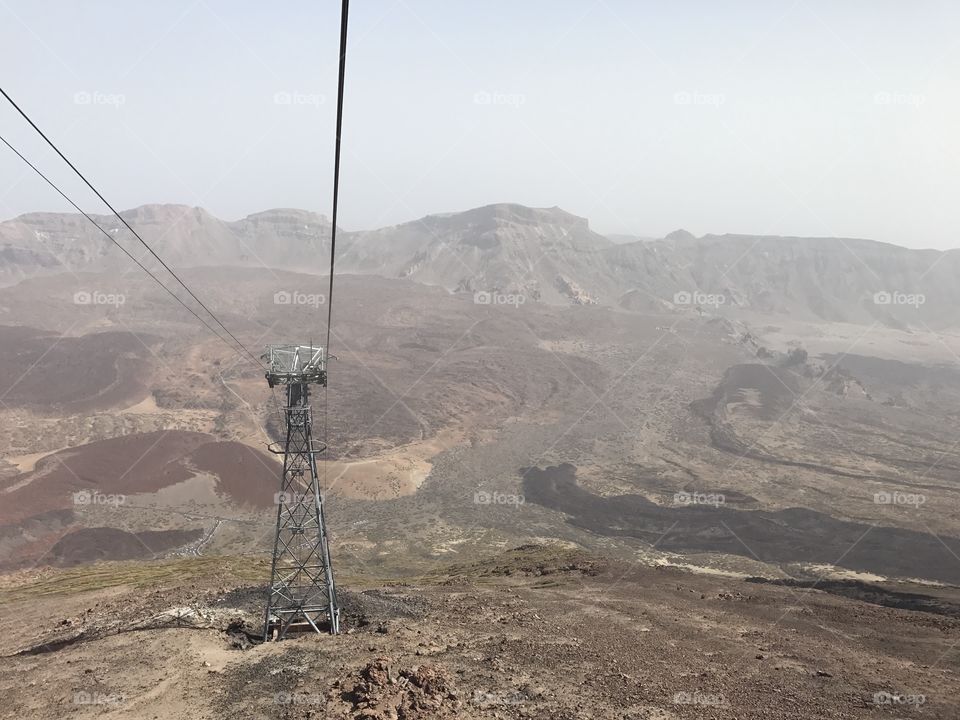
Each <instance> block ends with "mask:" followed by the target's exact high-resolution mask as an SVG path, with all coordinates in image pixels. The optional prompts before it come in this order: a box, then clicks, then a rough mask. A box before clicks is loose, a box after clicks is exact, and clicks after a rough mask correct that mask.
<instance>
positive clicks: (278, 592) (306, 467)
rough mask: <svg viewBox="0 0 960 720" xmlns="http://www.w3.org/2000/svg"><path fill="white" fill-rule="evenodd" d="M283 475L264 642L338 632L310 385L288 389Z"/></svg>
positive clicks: (338, 614)
mask: <svg viewBox="0 0 960 720" xmlns="http://www.w3.org/2000/svg"><path fill="white" fill-rule="evenodd" d="M285 417H286V424H287V433H286V443H285V446H284V459H283V476H282V477H281V480H280V492H278V493H277V494H276V496H275V500H276V502H277V531H276V536H275V538H274V544H273V559H272V562H271V569H270V591H269V596H268V598H267V607H266V610H265V613H264V623H263V639H264V640H269V639H270V637H271V635H274V634H275V636H276V638H277V639H278V640H279V639H282V638H283V637H284V636H285V635H286V633H287V631H288V630H289V629H290V628H291V627H294V626H303V625H306V626H309V627H310V628H312V629H313V630H315V631H316V632H320V631H321V630H320V628H321V626H323V625H326V627H327V629H328V630H329V632H331V633H333V634H336V633H338V632H339V631H340V609H339V607H338V605H337V592H336V586H335V585H334V581H333V567H332V566H331V563H330V547H329V543H328V538H327V527H326V519H325V517H324V512H323V497H322V496H321V494H320V482H319V473H318V472H317V460H316V455H317V453H318V452H319V451H318V450H317V449H316V448H315V447H314V443H313V437H312V412H311V408H310V390H309V385H307V384H306V383H303V384H296V383H295V384H290V385H287V407H286V409H285Z"/></svg>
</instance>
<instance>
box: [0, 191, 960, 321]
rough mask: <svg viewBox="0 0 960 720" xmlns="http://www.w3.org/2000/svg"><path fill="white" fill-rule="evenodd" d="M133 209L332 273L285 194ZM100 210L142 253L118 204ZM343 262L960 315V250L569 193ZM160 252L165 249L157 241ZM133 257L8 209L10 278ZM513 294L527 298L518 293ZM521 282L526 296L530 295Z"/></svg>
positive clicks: (873, 316)
mask: <svg viewBox="0 0 960 720" xmlns="http://www.w3.org/2000/svg"><path fill="white" fill-rule="evenodd" d="M121 214H122V216H123V217H124V219H125V220H127V221H128V222H129V223H130V224H131V225H132V226H134V227H135V228H136V229H137V231H138V232H139V233H140V234H141V235H142V236H143V237H144V238H145V239H146V240H147V242H149V243H150V244H151V245H152V246H153V247H154V248H155V250H156V251H157V252H158V253H159V254H160V255H161V256H162V257H164V259H165V260H166V261H167V262H168V264H170V265H171V266H172V267H207V266H211V267H212V266H242V267H265V268H276V269H287V270H298V271H301V272H307V273H314V274H325V273H326V272H327V271H328V263H329V250H330V248H329V236H330V221H329V219H328V218H327V217H326V216H325V215H323V214H320V213H316V212H312V211H308V210H300V209H296V208H272V209H268V210H264V211H261V212H258V213H253V214H251V215H248V216H246V217H244V218H241V219H239V220H231V221H227V220H222V219H220V218H217V217H215V216H213V215H212V214H210V213H209V212H208V211H206V210H205V209H203V208H201V207H190V206H185V205H171V204H149V205H142V206H139V207H137V208H131V209H129V210H125V211H123V212H122V213H121ZM93 217H94V219H95V220H96V221H97V222H98V223H100V224H101V226H102V227H103V228H104V229H105V230H106V231H107V232H108V233H110V234H111V235H113V236H114V237H115V238H116V239H117V241H118V242H120V243H123V244H124V247H126V248H127V249H128V250H130V251H131V252H134V253H135V254H136V255H137V256H138V257H139V256H142V255H144V254H145V251H144V249H143V248H142V247H141V246H140V245H139V243H137V242H135V241H134V240H133V239H132V238H129V237H127V236H128V233H127V231H126V230H125V229H124V228H123V227H122V225H121V224H120V223H119V222H118V221H117V219H116V218H112V217H108V216H103V215H98V216H93ZM338 240H339V242H338V247H337V270H338V271H340V272H346V273H355V274H361V275H363V274H373V275H381V276H384V277H394V278H406V279H410V280H413V281H416V282H420V283H423V284H426V285H436V286H440V287H443V288H446V289H447V290H448V291H450V292H464V293H475V294H478V297H480V296H482V297H484V298H492V299H496V298H506V300H505V301H506V302H511V301H512V302H526V301H532V302H543V303H548V304H578V305H602V306H607V307H612V308H617V309H623V310H629V311H641V312H643V311H647V312H663V311H677V312H685V311H686V312H690V311H696V312H704V311H708V312H712V313H718V314H723V313H725V312H734V311H736V310H748V311H757V312H762V313H774V314H789V315H793V316H797V317H800V318H806V319H817V320H828V321H837V322H852V323H874V322H879V323H881V324H884V325H888V326H893V327H903V328H908V327H911V326H920V325H931V326H934V327H946V326H952V325H953V324H955V323H956V322H957V321H956V319H954V318H952V317H951V314H952V313H951V310H952V308H953V307H956V305H957V304H958V303H960V288H958V283H956V282H955V278H957V277H958V276H960V252H958V251H955V250H933V249H911V248H905V247H902V246H898V245H894V244H891V243H884V242H878V241H874V240H868V239H862V238H829V237H801V236H772V235H744V234H736V233H725V234H712V233H709V234H706V235H703V236H701V237H696V236H694V235H693V234H692V233H690V232H688V231H686V230H682V229H679V230H676V231H674V232H672V233H669V234H668V235H667V236H665V237H664V238H661V239H657V240H645V239H641V240H636V241H634V242H615V241H614V240H611V239H610V238H607V237H605V236H604V235H601V234H599V233H597V232H595V231H593V230H592V229H591V228H590V223H589V220H588V219H587V218H583V217H579V216H577V215H574V214H572V213H569V212H567V211H565V210H563V209H562V208H559V207H556V206H554V207H549V208H533V207H528V206H525V205H520V204H517V203H494V204H490V205H484V206H481V207H477V208H471V209H469V210H464V211H459V212H446V213H435V214H430V215H426V216H424V217H422V218H418V219H415V220H410V221H407V222H404V223H400V224H397V225H391V226H387V227H381V228H376V229H373V230H355V231H349V230H344V229H340V230H339V233H338ZM147 260H152V258H149V256H148V257H147ZM130 267H131V264H130V262H129V260H128V259H127V258H125V257H124V256H123V255H122V253H119V252H117V251H116V249H115V248H112V247H111V245H110V243H108V242H107V241H106V239H105V238H104V237H103V235H102V234H101V233H100V232H99V231H98V230H97V229H96V228H93V227H92V226H90V225H89V223H87V222H86V221H85V220H84V218H82V216H80V215H77V214H72V213H27V214H24V215H21V216H18V217H17V218H14V219H12V220H8V221H4V222H2V223H0V285H12V284H15V283H17V282H19V281H20V280H23V279H25V278H29V277H34V276H37V275H45V274H52V273H56V272H74V273H76V272H84V271H94V272H96V271H113V270H116V271H118V272H124V271H127V270H129V269H130ZM511 298H512V300H511ZM518 298H522V300H517V299H518Z"/></svg>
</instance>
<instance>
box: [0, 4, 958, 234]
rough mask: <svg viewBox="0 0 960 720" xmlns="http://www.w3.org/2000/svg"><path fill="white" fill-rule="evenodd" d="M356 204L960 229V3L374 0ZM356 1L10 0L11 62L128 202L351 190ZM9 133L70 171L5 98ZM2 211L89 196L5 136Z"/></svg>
mask: <svg viewBox="0 0 960 720" xmlns="http://www.w3.org/2000/svg"><path fill="white" fill-rule="evenodd" d="M351 9H352V16H351V36H350V48H349V56H348V65H347V72H348V89H347V105H346V110H345V119H344V122H345V130H344V156H343V185H342V196H341V202H342V221H341V225H342V226H343V227H345V228H348V229H360V228H370V227H376V226H381V225H386V224H392V223H397V222H402V221H405V220H409V219H413V218H416V217H420V216H422V215H425V214H428V213H432V212H448V211H454V210H462V209H467V208H470V207H475V206H478V205H483V204H487V203H492V202H501V201H511V202H520V203H524V204H527V205H534V206H552V205H559V206H561V207H563V208H564V209H566V210H569V211H570V212H573V213H576V214H578V215H583V216H586V217H588V218H589V219H590V221H591V224H592V226H593V227H594V229H596V230H598V231H600V232H609V233H637V234H642V235H663V234H665V233H667V232H669V231H671V230H674V229H676V228H678V227H684V228H686V229H688V230H690V231H691V232H694V233H695V234H697V235H700V234H703V233H707V232H716V233H723V232H740V233H769V234H785V235H787V234H789V235H842V236H855V237H869V238H874V239H878V240H885V241H888V242H894V243H897V244H902V245H907V246H910V247H939V248H945V247H960V237H958V229H960V203H958V202H957V196H958V194H960V193H958V191H960V182H958V180H957V170H956V168H957V165H958V160H960V133H958V132H957V128H958V127H960V3H955V2H951V1H949V0H914V1H911V2H905V1H901V0H800V1H797V2H794V1H791V0H749V1H748V0H727V1H724V2H716V1H715V0H701V1H696V0H678V1H677V2H666V1H662V2H640V1H628V0H597V1H595V2H594V1H592V0H577V1H576V2H571V1H568V0H549V1H547V0H513V1H512V2H501V1H499V0H489V1H488V2H483V3H476V2H466V1H465V0H461V1H459V2H458V1H454V0H446V1H441V0H354V2H353V3H352V8H351ZM338 13H339V3H338V2H336V1H335V0H323V2H318V1H317V0H309V1H304V2H283V3H265V2H259V1H258V2H252V1H244V2H227V1H224V0H170V1H168V2H163V3H141V2H119V1H115V0H100V1H98V2H85V3H72V2H66V1H64V0H60V1H59V2H57V1H52V0H29V1H28V0H0V67H3V68H4V71H5V72H4V73H3V77H2V84H3V87H4V88H5V89H6V90H7V91H8V92H10V93H11V95H12V96H13V97H14V98H15V99H17V100H18V102H20V103H21V104H22V106H23V107H24V108H25V109H26V110H27V112H28V113H31V114H32V115H33V116H34V119H35V120H36V121H37V122H38V124H39V125H40V126H41V127H42V128H44V129H45V130H47V131H48V133H49V134H50V135H51V137H52V138H53V139H54V140H55V141H57V142H58V143H60V144H61V147H62V148H63V149H64V151H65V152H66V153H67V155H68V156H69V157H71V158H72V159H73V160H74V161H75V163H76V164H77V165H78V166H79V167H80V169H81V170H83V171H85V172H87V173H88V174H89V176H90V177H91V179H92V180H93V181H94V183H95V184H99V185H100V186H101V189H102V191H103V192H104V194H105V195H106V196H107V198H108V199H110V201H111V202H112V203H113V204H114V205H116V206H118V207H120V208H128V207H133V206H136V205H141V204H144V203H150V202H162V203H185V204H189V205H201V206H203V207H205V208H207V209H208V210H210V211H211V212H213V213H214V214H215V215H218V216H220V217H223V218H225V219H236V218H238V217H242V216H244V215H246V214H249V213H252V212H256V211H259V210H264V209H267V208H271V207H301V208H306V209H311V210H317V211H321V212H325V213H328V214H329V206H330V187H331V177H330V176H331V171H332V146H333V137H332V136H333V119H334V111H335V90H336V88H335V83H336V57H337V47H336V43H337V40H338V31H339V28H338ZM0 132H2V134H3V135H4V136H5V137H7V138H8V139H9V140H10V141H11V142H12V143H14V144H15V145H16V146H18V147H19V148H20V149H21V150H22V151H23V152H25V153H27V154H28V155H29V156H30V157H31V158H34V159H35V160H36V161H37V162H39V163H40V164H41V167H42V168H43V169H44V170H46V171H49V173H50V174H51V176H53V177H54V178H56V179H57V180H61V181H63V182H64V184H65V187H66V188H67V189H68V190H69V191H70V192H71V193H72V194H73V195H74V196H75V199H77V200H78V202H80V204H81V206H83V207H84V208H86V209H89V210H91V211H101V210H102V208H101V207H100V206H99V204H98V202H97V201H96V198H93V197H92V196H91V195H90V193H89V192H84V191H83V190H82V189H81V188H80V186H79V185H78V183H77V182H76V181H74V180H72V179H70V174H69V171H68V170H66V169H65V168H64V167H63V166H62V165H61V164H60V163H59V162H57V161H56V159H55V158H54V157H52V153H51V152H50V151H48V150H45V149H44V147H43V145H42V144H41V142H40V141H38V140H37V138H35V137H34V136H33V135H32V134H31V131H29V129H28V128H26V127H25V124H24V123H23V121H22V120H21V119H20V118H19V117H18V116H17V115H16V114H15V113H14V112H13V111H12V110H11V109H10V108H9V107H7V106H4V107H0ZM0 150H2V152H0V217H2V218H7V217H12V216H14V215H17V214H20V213H23V212H28V211H34V210H61V209H66V208H65V204H64V203H63V202H62V201H61V200H60V199H59V198H58V197H57V196H56V195H55V194H54V193H53V191H52V190H50V189H49V188H48V187H46V186H45V185H44V184H42V182H41V181H39V180H38V179H36V178H35V177H33V176H32V175H31V174H28V173H29V171H27V172H26V173H25V171H24V169H23V168H22V167H21V165H20V164H19V163H20V161H19V160H18V159H17V158H15V157H14V156H13V155H12V154H11V153H9V151H7V149H6V148H0Z"/></svg>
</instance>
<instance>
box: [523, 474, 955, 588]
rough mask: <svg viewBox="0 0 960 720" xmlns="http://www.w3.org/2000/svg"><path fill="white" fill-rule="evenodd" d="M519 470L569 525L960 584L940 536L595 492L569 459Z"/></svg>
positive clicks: (531, 496)
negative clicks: (581, 481) (584, 484)
mask: <svg viewBox="0 0 960 720" xmlns="http://www.w3.org/2000/svg"><path fill="white" fill-rule="evenodd" d="M520 472H521V473H522V475H523V492H524V496H525V498H526V501H527V502H533V503H536V504H537V505H542V506H543V507H547V508H550V509H552V510H558V511H560V512H562V513H565V514H566V515H567V516H568V518H567V522H569V523H571V524H572V525H576V526H577V527H581V528H585V529H587V530H590V531H591V532H594V533H597V534H599V535H605V536H609V537H634V538H640V539H642V540H646V541H647V542H649V543H656V546H657V549H659V550H665V551H669V552H678V553H691V552H716V553H728V554H731V555H743V556H745V557H750V558H753V559H755V560H761V561H763V562H766V563H772V564H783V563H815V564H830V565H836V566H839V567H844V568H848V569H850V570H857V571H861V572H870V573H875V574H878V575H885V576H892V577H900V578H922V579H925V580H935V581H938V582H945V583H950V584H953V585H958V584H960V560H958V559H957V558H958V557H960V540H958V539H957V538H951V537H941V538H940V539H939V540H938V539H937V538H936V537H934V536H933V535H932V534H927V533H919V532H914V531H912V530H902V529H899V528H890V527H880V526H871V525H867V524H863V523H856V522H848V521H845V520H837V519H835V518H832V517H830V516H829V515H826V514H824V513H820V512H816V511H814V510H808V509H806V508H788V509H786V510H777V511H765V510H736V509H734V508H732V507H729V506H727V505H720V506H719V507H714V506H711V505H691V506H682V507H664V506H662V505H657V504H655V503H652V502H650V501H649V500H647V499H646V498H645V497H643V496H641V495H616V496H613V497H601V496H599V495H595V494H593V493H591V492H589V491H587V490H585V489H584V488H582V487H580V485H579V484H578V483H577V469H576V467H574V466H573V465H570V464H568V463H563V464H561V465H556V466H552V467H547V468H544V469H540V468H535V467H534V468H521V469H520ZM704 492H711V491H710V490H709V489H704ZM904 511H905V512H908V510H907V509H906V508H905V509H904ZM941 541H942V542H941Z"/></svg>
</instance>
